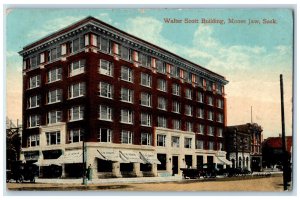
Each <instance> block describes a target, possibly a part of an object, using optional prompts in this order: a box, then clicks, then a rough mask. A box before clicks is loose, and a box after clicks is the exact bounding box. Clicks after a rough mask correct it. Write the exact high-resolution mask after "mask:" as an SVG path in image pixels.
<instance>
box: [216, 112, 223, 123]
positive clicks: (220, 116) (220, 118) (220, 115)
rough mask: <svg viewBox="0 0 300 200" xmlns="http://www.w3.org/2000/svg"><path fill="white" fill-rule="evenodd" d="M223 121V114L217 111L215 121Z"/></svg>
mask: <svg viewBox="0 0 300 200" xmlns="http://www.w3.org/2000/svg"><path fill="white" fill-rule="evenodd" d="M223 121H224V117H223V114H221V113H218V115H217V122H221V123H222V122H223Z"/></svg>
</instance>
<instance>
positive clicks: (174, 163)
mask: <svg viewBox="0 0 300 200" xmlns="http://www.w3.org/2000/svg"><path fill="white" fill-rule="evenodd" d="M175 174H178V156H173V157H172V175H173V176H174V175H175Z"/></svg>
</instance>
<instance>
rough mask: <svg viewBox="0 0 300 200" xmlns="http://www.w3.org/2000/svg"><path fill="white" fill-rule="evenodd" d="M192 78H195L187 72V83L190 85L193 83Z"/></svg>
mask: <svg viewBox="0 0 300 200" xmlns="http://www.w3.org/2000/svg"><path fill="white" fill-rule="evenodd" d="M192 76H193V74H192V73H190V72H186V81H187V82H188V83H191V82H192Z"/></svg>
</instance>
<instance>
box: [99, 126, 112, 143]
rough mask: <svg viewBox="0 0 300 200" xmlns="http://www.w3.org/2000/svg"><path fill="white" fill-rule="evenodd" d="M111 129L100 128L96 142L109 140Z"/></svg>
mask: <svg viewBox="0 0 300 200" xmlns="http://www.w3.org/2000/svg"><path fill="white" fill-rule="evenodd" d="M111 137H112V136H111V130H110V129H107V128H100V129H99V132H98V138H97V140H98V142H111Z"/></svg>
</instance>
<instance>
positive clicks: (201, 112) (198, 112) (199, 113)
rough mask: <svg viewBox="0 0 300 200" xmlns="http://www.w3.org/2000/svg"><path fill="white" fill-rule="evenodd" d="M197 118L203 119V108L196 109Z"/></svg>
mask: <svg viewBox="0 0 300 200" xmlns="http://www.w3.org/2000/svg"><path fill="white" fill-rule="evenodd" d="M197 117H198V118H201V119H204V109H203V108H197Z"/></svg>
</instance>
